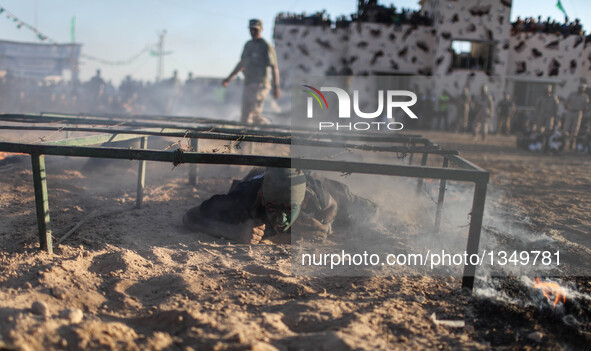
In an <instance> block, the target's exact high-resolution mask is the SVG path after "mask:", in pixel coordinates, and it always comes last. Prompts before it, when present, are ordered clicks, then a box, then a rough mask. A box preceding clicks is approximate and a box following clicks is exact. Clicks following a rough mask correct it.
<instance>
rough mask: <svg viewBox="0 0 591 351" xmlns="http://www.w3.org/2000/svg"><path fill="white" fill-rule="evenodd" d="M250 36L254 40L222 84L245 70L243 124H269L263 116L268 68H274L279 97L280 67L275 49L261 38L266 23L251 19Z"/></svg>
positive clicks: (272, 70)
mask: <svg viewBox="0 0 591 351" xmlns="http://www.w3.org/2000/svg"><path fill="white" fill-rule="evenodd" d="M248 27H249V29H250V36H251V37H252V40H249V41H248V42H246V45H244V50H243V51H242V56H241V58H240V62H238V64H237V65H236V67H235V68H234V70H233V71H232V73H230V75H229V76H228V78H226V79H224V80H223V82H222V86H224V87H227V86H228V83H229V82H230V81H231V80H232V79H234V77H236V75H238V73H240V72H241V71H244V91H243V93H242V116H241V118H240V122H242V123H256V124H268V123H269V120H268V119H266V118H265V117H263V115H262V112H263V103H264V102H265V98H266V97H267V95H268V94H269V90H270V89H271V87H270V86H269V72H268V69H267V68H268V67H271V72H272V77H273V85H272V88H273V96H274V97H275V99H279V97H280V96H281V90H279V69H278V67H277V57H276V55H275V49H273V47H272V46H271V45H270V44H269V43H267V42H266V41H265V40H264V39H263V38H262V37H261V33H262V31H263V22H262V21H261V20H258V19H251V20H250V21H249V26H248Z"/></svg>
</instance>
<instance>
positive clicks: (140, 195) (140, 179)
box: [135, 136, 148, 208]
mask: <svg viewBox="0 0 591 351" xmlns="http://www.w3.org/2000/svg"><path fill="white" fill-rule="evenodd" d="M147 147H148V137H147V136H145V137H142V138H141V139H140V148H141V149H146V148H147ZM144 185H146V160H141V161H140V163H139V166H138V171H137V194H136V199H135V208H142V203H143V201H144Z"/></svg>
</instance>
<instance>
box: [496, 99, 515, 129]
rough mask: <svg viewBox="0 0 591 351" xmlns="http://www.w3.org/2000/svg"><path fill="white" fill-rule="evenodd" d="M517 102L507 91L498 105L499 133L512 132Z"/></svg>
mask: <svg viewBox="0 0 591 351" xmlns="http://www.w3.org/2000/svg"><path fill="white" fill-rule="evenodd" d="M516 110H517V108H516V107H515V103H514V102H513V100H511V95H510V94H509V93H505V98H504V99H503V100H501V101H500V102H499V104H498V105H497V133H498V134H501V133H505V134H507V135H509V134H511V120H512V119H513V116H514V115H515V111H516Z"/></svg>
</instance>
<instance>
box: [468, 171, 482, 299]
mask: <svg viewBox="0 0 591 351" xmlns="http://www.w3.org/2000/svg"><path fill="white" fill-rule="evenodd" d="M486 188H487V182H484V181H480V182H476V184H475V186H474V200H473V202H472V216H471V217H470V232H469V234H468V245H467V246H466V252H467V253H468V257H470V256H471V255H473V254H478V246H479V244H480V231H481V230H482V217H483V216H484V203H485V200H486ZM475 275H476V266H473V265H471V264H470V262H467V263H466V266H464V276H463V278H462V288H465V289H468V290H470V291H472V289H473V288H474V276H475Z"/></svg>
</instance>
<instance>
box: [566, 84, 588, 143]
mask: <svg viewBox="0 0 591 351" xmlns="http://www.w3.org/2000/svg"><path fill="white" fill-rule="evenodd" d="M586 90H587V85H585V84H582V85H580V86H579V89H578V91H577V92H572V93H571V94H570V95H569V96H568V98H567V99H566V104H565V107H566V116H565V119H564V131H565V132H568V134H569V135H568V138H569V142H568V145H569V148H570V149H574V148H575V140H576V138H577V135H578V134H579V129H580V128H581V120H582V119H583V113H584V112H585V111H586V110H587V108H588V105H589V96H588V95H587V92H586Z"/></svg>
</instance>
